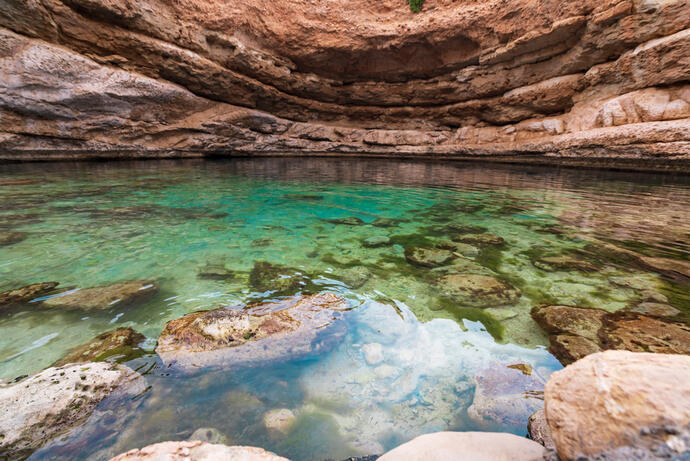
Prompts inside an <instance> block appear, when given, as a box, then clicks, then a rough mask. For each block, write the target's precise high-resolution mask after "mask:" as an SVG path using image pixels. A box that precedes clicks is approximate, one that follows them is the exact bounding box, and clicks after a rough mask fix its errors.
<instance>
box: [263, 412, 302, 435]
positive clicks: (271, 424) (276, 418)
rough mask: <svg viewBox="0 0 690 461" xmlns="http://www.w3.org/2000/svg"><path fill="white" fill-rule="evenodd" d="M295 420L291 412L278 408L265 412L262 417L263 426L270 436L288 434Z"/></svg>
mask: <svg viewBox="0 0 690 461" xmlns="http://www.w3.org/2000/svg"><path fill="white" fill-rule="evenodd" d="M296 420H297V418H296V417H295V414H294V413H293V412H292V410H288V409H287V408H280V409H277V410H271V411H269V412H266V414H264V417H263V422H264V426H265V427H266V429H267V430H268V432H269V433H270V434H273V435H277V434H282V435H286V434H288V433H289V432H290V431H291V430H292V428H293V427H294V425H295V421H296Z"/></svg>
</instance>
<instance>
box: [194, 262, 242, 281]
mask: <svg viewBox="0 0 690 461" xmlns="http://www.w3.org/2000/svg"><path fill="white" fill-rule="evenodd" d="M196 276H197V277H198V278H200V279H205V280H232V279H233V278H235V271H233V270H232V269H229V268H228V267H227V264H226V261H225V258H213V259H211V260H209V261H206V264H205V265H204V266H203V267H201V268H199V271H198V272H197V275H196Z"/></svg>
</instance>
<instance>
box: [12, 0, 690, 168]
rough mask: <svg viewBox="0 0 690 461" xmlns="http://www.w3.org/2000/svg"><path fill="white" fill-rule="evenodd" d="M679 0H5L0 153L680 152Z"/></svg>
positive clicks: (683, 141)
mask: <svg viewBox="0 0 690 461" xmlns="http://www.w3.org/2000/svg"><path fill="white" fill-rule="evenodd" d="M688 24H690V3H688V2H687V1H685V0H620V1H617V0H604V1H600V0H599V1H595V0H582V1H577V2H576V1H569V2H562V1H557V0H536V1H525V0H510V1H507V0H486V1H479V0H427V1H426V2H425V4H424V7H423V9H422V11H421V12H420V13H416V14H415V13H412V12H411V11H410V9H409V7H408V5H407V2H406V1H405V0H377V1H370V0H369V1H367V0H349V1H347V2H345V1H342V0H322V1H319V2H313V1H309V0H253V1H251V2H240V1H237V0H175V1H170V2H167V1H161V0H142V1H134V0H0V120H2V123H0V159H3V160H8V159H9V160H13V159H24V160H44V159H66V158H89V157H169V156H202V155H288V154H295V155H332V156H345V155H366V156H390V157H405V158H458V159H461V158H482V159H491V160H496V161H520V162H528V161H529V162H559V163H570V164H586V165H595V164H596V165H608V166H623V167H629V168H648V169H676V170H684V171H690V51H689V50H690V29H688V28H687V27H688Z"/></svg>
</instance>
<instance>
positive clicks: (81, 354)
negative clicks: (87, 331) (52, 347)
mask: <svg viewBox="0 0 690 461" xmlns="http://www.w3.org/2000/svg"><path fill="white" fill-rule="evenodd" d="M145 340H146V337H144V335H142V334H140V333H137V332H136V331H134V330H133V329H131V328H117V329H115V330H111V331H107V332H105V333H102V334H100V335H98V336H96V337H95V338H94V339H92V340H91V341H89V342H88V343H86V344H82V345H81V346H77V347H75V348H73V349H71V350H70V351H69V352H68V353H67V354H66V355H65V356H64V357H63V358H61V359H60V360H58V361H57V362H55V363H54V364H53V365H52V366H54V367H60V366H63V365H66V364H68V363H84V362H102V361H105V360H108V359H109V360H108V361H127V360H132V359H134V358H136V357H139V356H141V355H143V354H144V353H145V351H144V350H143V349H142V348H141V347H139V344H140V343H142V342H143V341H145Z"/></svg>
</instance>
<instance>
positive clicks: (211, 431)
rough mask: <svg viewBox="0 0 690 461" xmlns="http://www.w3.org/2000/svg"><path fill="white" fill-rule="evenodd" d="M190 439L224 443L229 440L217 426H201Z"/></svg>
mask: <svg viewBox="0 0 690 461" xmlns="http://www.w3.org/2000/svg"><path fill="white" fill-rule="evenodd" d="M189 440H198V441H199V442H206V443H220V444H223V445H225V444H227V443H228V442H229V440H228V437H227V436H226V435H225V434H223V433H222V432H221V431H219V430H218V429H216V428H215V427H200V428H199V429H197V430H195V431H194V432H193V433H192V435H190V436H189Z"/></svg>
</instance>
